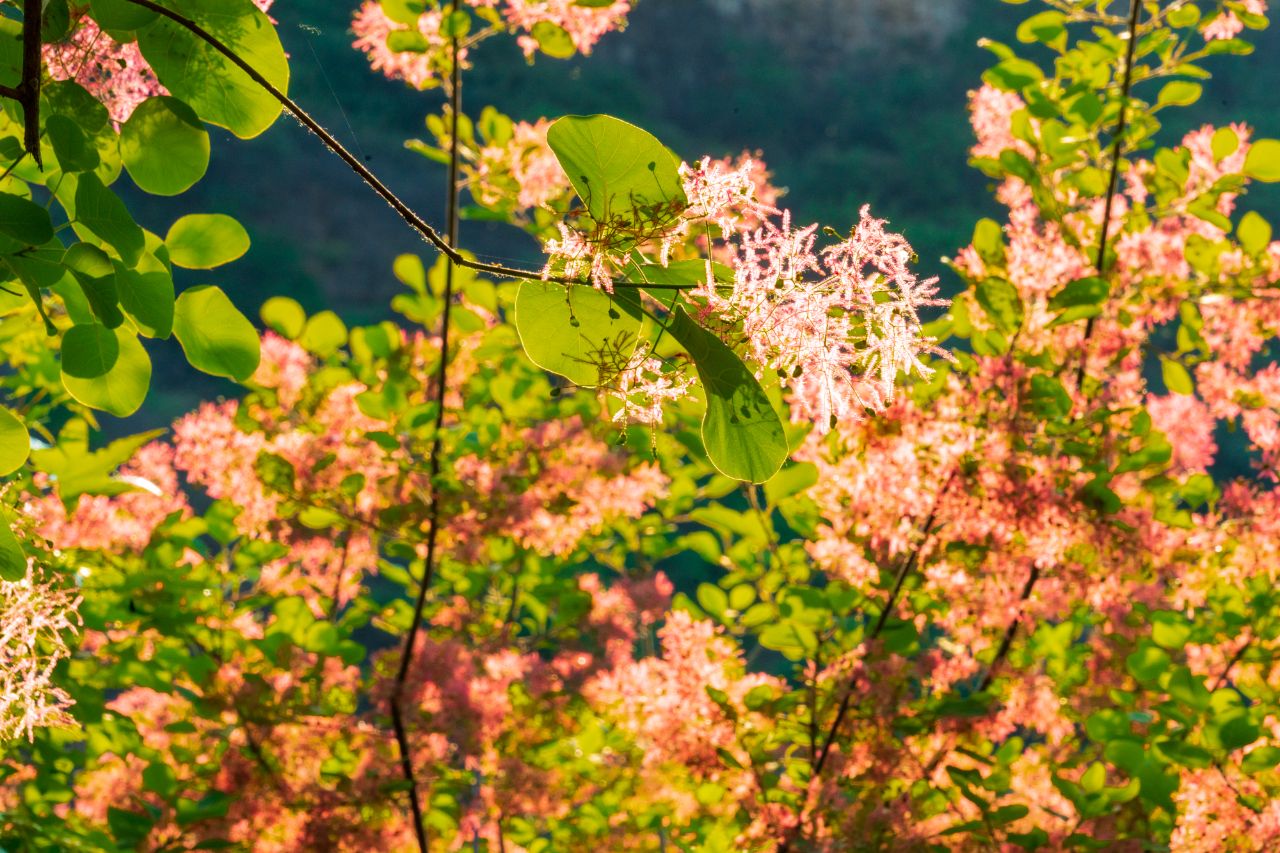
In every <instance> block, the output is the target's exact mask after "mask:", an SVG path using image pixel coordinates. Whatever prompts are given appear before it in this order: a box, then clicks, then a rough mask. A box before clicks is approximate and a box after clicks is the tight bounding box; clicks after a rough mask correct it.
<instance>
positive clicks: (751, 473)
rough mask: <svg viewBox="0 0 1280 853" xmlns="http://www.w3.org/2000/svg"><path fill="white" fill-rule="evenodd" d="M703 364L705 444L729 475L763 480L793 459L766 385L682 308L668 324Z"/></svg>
mask: <svg viewBox="0 0 1280 853" xmlns="http://www.w3.org/2000/svg"><path fill="white" fill-rule="evenodd" d="M667 330H668V331H669V332H670V333H671V335H672V337H674V338H675V339H676V340H677V341H679V342H680V344H681V345H682V346H683V347H684V348H685V350H687V351H688V353H689V355H690V356H691V357H692V358H693V362H694V364H695V365H696V366H697V368H698V378H699V380H701V382H702V387H703V389H704V390H705V391H706V395H707V411H706V414H705V415H703V418H702V442H703V444H704V445H706V448H707V456H708V457H709V458H710V459H711V464H713V465H715V467H716V469H717V470H719V471H720V472H721V473H722V474H724V475H725V476H727V477H732V478H734V479H735V480H745V481H746V482H748V483H763V482H765V481H767V480H768V479H769V478H771V477H772V476H773V475H774V474H776V473H778V469H779V468H781V467H782V463H783V462H785V461H786V460H787V453H788V448H787V436H786V432H785V431H784V430H783V428H782V421H781V420H780V419H779V418H778V413H777V412H776V411H774V409H773V405H772V404H771V403H770V402H769V398H768V397H767V396H766V395H765V393H764V389H763V388H761V387H760V383H759V382H758V381H757V380H756V378H755V376H754V375H752V373H751V371H750V370H748V369H747V366H746V365H745V364H743V363H742V359H740V358H738V356H737V354H735V353H734V352H733V350H731V349H729V348H728V347H727V346H725V345H724V343H722V342H721V341H720V339H719V338H717V337H716V336H715V335H713V334H711V333H710V332H708V331H707V330H706V329H704V328H702V327H701V326H699V325H698V324H697V323H695V322H694V321H693V320H692V319H691V318H690V317H689V315H688V314H687V313H685V310H684V308H683V307H681V306H677V307H676V309H675V311H674V312H672V314H671V321H670V323H669V324H668V326H667Z"/></svg>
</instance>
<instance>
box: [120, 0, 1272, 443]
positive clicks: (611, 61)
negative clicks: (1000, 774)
mask: <svg viewBox="0 0 1280 853" xmlns="http://www.w3.org/2000/svg"><path fill="white" fill-rule="evenodd" d="M810 2H814V3H820V2H821V3H825V2H828V0H810ZM835 2H836V3H837V5H838V3H839V0H835ZM845 2H849V3H851V4H855V5H856V2H857V0H845ZM355 5H356V4H355V2H353V0H280V2H279V3H278V4H277V6H276V8H275V9H274V10H273V14H274V15H275V17H277V18H278V20H279V28H280V33H281V37H282V39H283V40H284V43H285V48H286V50H288V51H289V53H290V56H291V62H292V68H293V83H292V87H291V92H292V94H293V95H294V97H295V98H296V99H297V100H298V101H299V102H300V103H301V104H302V105H303V106H304V108H306V109H308V110H309V111H311V112H312V113H313V114H314V115H316V116H317V117H318V118H319V119H320V120H321V122H322V123H323V124H324V125H325V126H327V127H328V128H330V129H331V130H332V131H334V132H335V133H336V134H337V135H338V136H339V137H340V138H341V139H342V140H343V142H344V143H346V144H347V145H348V146H350V147H351V148H352V149H353V150H354V151H356V152H358V153H359V154H360V155H361V156H362V157H364V158H365V160H366V161H367V162H368V163H369V165H370V166H371V167H372V168H373V169H374V171H375V172H377V173H378V174H379V175H381V176H382V177H383V179H384V180H385V181H386V182H387V183H388V184H390V185H391V186H392V187H393V188H394V189H395V190H396V191H397V192H398V193H400V194H402V196H403V197H404V198H405V199H406V200H407V201H409V202H410V203H411V204H412V205H413V206H414V207H416V208H417V209H418V210H419V211H421V212H422V213H423V214H424V215H426V216H427V217H428V218H429V219H430V220H432V221H436V222H438V221H440V219H441V211H442V207H443V201H442V199H443V183H444V171H443V168H442V167H440V166H438V165H436V164H434V163H431V162H429V161H427V160H425V159H423V158H422V157H420V156H419V155H416V154H413V153H412V152H409V151H406V150H405V149H404V147H403V143H404V140H405V139H407V138H410V137H415V136H423V135H425V134H426V131H425V128H424V127H423V123H422V122H423V118H424V116H425V115H426V114H428V113H431V112H437V111H438V110H439V108H440V104H441V96H440V94H439V93H438V92H425V93H420V92H415V91H412V90H410V89H408V88H407V87H405V86H403V85H402V84H398V83H393V82H390V81H387V80H385V79H383V78H382V77H381V76H379V75H375V74H373V73H371V72H370V71H369V69H368V66H367V64H366V62H365V59H364V57H363V56H362V55H361V54H359V53H357V52H356V51H354V50H352V49H351V47H350V42H351V39H352V37H351V35H350V33H349V32H348V31H347V27H348V25H349V21H350V15H351V13H352V11H353V9H354V7H355ZM1036 6H1037V4H1028V5H1023V6H1013V7H1011V6H1007V5H1005V4H1004V3H1001V2H998V0H968V2H967V3H965V2H963V0H961V8H962V10H963V12H964V16H963V20H962V23H961V25H960V26H959V27H956V28H954V29H953V30H951V31H950V32H949V33H948V34H947V35H946V36H945V37H943V38H942V39H940V40H937V41H936V42H935V41H931V40H926V39H921V38H920V37H918V36H906V37H895V36H894V34H893V32H892V30H891V29H888V28H886V29H885V30H884V31H883V32H876V33H870V34H868V36H867V38H866V39H865V40H861V39H860V40H859V41H863V42H864V43H870V44H873V45H874V47H871V48H867V47H862V48H859V47H855V46H851V45H843V44H839V43H835V44H833V43H831V41H830V40H824V39H822V38H821V37H820V36H821V35H822V34H821V33H818V32H815V33H814V38H813V39H811V40H808V39H806V37H805V31H804V28H803V26H799V27H793V28H792V30H790V31H789V32H790V33H791V34H792V35H791V36H789V37H788V39H787V40H786V41H780V40H779V39H776V38H770V37H769V35H770V33H769V27H768V26H767V25H766V24H764V23H762V22H760V21H759V20H758V19H756V18H754V17H752V16H750V15H747V16H737V17H734V16H726V15H722V14H719V13H718V12H717V11H716V10H715V4H714V3H713V2H712V0H640V2H639V3H638V4H637V7H636V9H635V10H634V12H633V13H632V16H631V25H630V27H629V28H628V30H627V31H626V32H624V33H620V34H611V35H609V36H606V37H605V39H604V41H603V42H602V43H601V44H600V45H599V46H598V48H597V49H596V51H595V53H594V54H593V55H592V56H590V57H586V58H579V59H575V60H572V61H567V62H566V61H559V60H553V59H550V58H546V57H540V58H538V60H537V61H536V63H535V64H534V65H533V66H529V65H528V64H526V62H525V61H524V58H523V55H522V54H521V53H520V51H519V49H518V48H517V47H516V46H515V44H514V42H513V41H512V40H511V39H506V38H502V39H494V40H491V41H489V42H486V43H485V44H483V45H481V46H480V47H479V48H478V49H477V50H476V51H475V52H474V53H473V60H474V62H475V68H474V70H472V71H471V72H470V73H469V74H468V76H467V78H466V87H465V95H466V106H467V107H468V108H469V109H468V111H469V112H471V113H472V114H473V115H474V114H478V112H479V109H480V107H481V106H483V105H485V104H494V105H495V106H497V107H498V108H499V109H501V110H503V111H504V112H507V113H509V114H510V115H512V116H513V117H516V118H524V119H536V118H538V117H540V116H557V115H562V114H565V113H592V112H608V113H612V114H614V115H617V116H619V117H622V118H625V119H628V120H630V121H633V122H635V123H637V124H639V125H641V126H643V127H645V128H646V129H648V130H650V131H652V132H653V133H655V134H656V135H658V136H659V137H660V138H661V139H662V140H663V141H664V142H666V143H667V144H668V145H670V146H671V147H672V148H673V149H675V150H676V151H677V153H679V154H680V155H681V156H682V157H685V158H686V159H692V158H694V157H697V156H700V155H701V154H704V153H706V154H712V155H722V154H731V153H737V152H740V151H742V150H743V149H751V150H756V149H759V150H761V151H762V152H763V154H764V158H765V160H766V161H767V163H768V164H769V166H770V168H771V169H772V170H773V171H774V173H775V183H777V184H778V185H780V186H784V187H786V188H787V189H788V194H787V199H786V204H787V206H789V207H791V208H792V210H793V212H794V215H795V217H796V218H797V219H798V220H799V221H802V222H811V221H821V222H823V223H825V224H829V225H832V226H833V227H836V228H837V229H844V228H847V227H848V226H849V225H850V224H852V222H853V221H856V218H857V212H858V208H859V207H860V206H861V205H862V204H864V203H868V202H869V203H871V204H872V206H873V210H874V211H875V213H876V214H877V215H880V216H883V217H887V218H889V219H890V220H892V222H893V225H894V227H895V228H896V229H899V230H902V231H904V232H905V233H906V234H907V236H908V237H909V238H910V239H911V240H912V242H913V244H914V245H915V247H916V249H917V250H918V252H919V255H920V270H921V272H922V273H924V274H928V275H933V274H937V275H942V276H943V277H944V281H945V280H946V277H947V272H946V270H945V269H944V268H943V266H942V264H941V262H940V258H941V257H942V256H944V255H949V254H951V253H953V252H954V251H955V250H956V248H957V247H959V246H961V245H964V244H965V243H966V242H967V240H968V236H969V233H970V231H971V229H972V226H973V222H974V221H975V219H977V218H978V217H980V216H983V215H994V216H999V211H998V209H997V208H996V206H995V203H994V202H993V201H992V200H991V199H990V193H989V192H988V187H987V181H986V179H985V178H983V177H982V176H981V175H979V174H978V173H976V172H974V171H973V170H971V169H969V168H968V167H967V166H966V158H967V149H968V147H969V145H970V144H971V136H970V132H969V127H968V124H967V120H966V110H965V93H966V92H967V91H968V90H970V89H972V88H974V87H975V86H977V85H978V83H979V75H980V74H981V72H982V70H983V69H984V68H985V67H987V65H989V64H990V54H989V53H988V52H987V51H985V50H982V49H980V48H979V47H978V46H977V41H978V39H979V37H981V36H988V37H991V38H995V39H998V40H1002V41H1007V42H1012V41H1013V40H1014V39H1013V30H1014V27H1015V26H1016V23H1017V21H1018V20H1020V19H1021V18H1022V17H1024V16H1025V15H1027V14H1030V13H1031V12H1033V11H1036ZM796 23H798V24H803V21H800V22H796ZM814 29H815V30H816V29H818V28H816V27H815V28H814ZM796 33H799V35H795V34H796ZM1257 41H1258V43H1259V47H1258V51H1257V52H1256V53H1255V55H1253V56H1251V57H1246V58H1243V59H1240V58H1225V59H1223V60H1221V61H1218V62H1216V63H1215V64H1214V65H1213V66H1211V68H1212V70H1213V71H1214V72H1215V78H1214V80H1212V81H1210V82H1209V85H1208V87H1207V90H1206V97H1205V99H1204V100H1203V101H1202V102H1201V103H1200V104H1199V105H1197V106H1196V107H1194V108H1192V109H1191V110H1184V111H1180V112H1178V113H1172V114H1169V116H1168V119H1167V120H1168V121H1169V122H1170V124H1176V125H1178V126H1177V127H1175V128H1173V130H1175V131H1178V130H1181V129H1185V128H1186V127H1190V126H1194V125H1198V124H1200V123H1203V122H1225V121H1229V120H1240V119H1243V120H1246V121H1248V122H1249V123H1251V124H1253V125H1254V126H1255V127H1256V128H1257V131H1258V133H1259V134H1260V135H1266V136H1280V34H1278V33H1276V32H1274V31H1273V32H1268V33H1266V34H1263V35H1262V36H1261V37H1260V38H1258V39H1257ZM1267 189H1268V190H1270V189H1272V188H1267ZM1276 196H1277V193H1275V192H1270V193H1267V192H1263V193H1261V195H1260V196H1257V197H1254V198H1253V199H1252V201H1251V202H1250V203H1251V204H1253V205H1255V206H1261V207H1262V208H1263V210H1264V211H1266V212H1273V211H1277V210H1280V205H1278V204H1277V203H1276V201H1277V199H1276ZM129 200H130V202H131V204H132V205H133V206H134V209H135V211H136V213H137V215H138V217H139V220H140V221H141V222H142V223H143V224H144V225H146V226H147V227H149V228H151V229H152V230H154V231H158V232H159V233H164V231H165V229H167V227H168V225H169V224H170V222H172V221H173V219H175V218H177V216H179V215H181V214H182V213H185V212H191V211H192V210H197V211H207V212H215V211H217V212H225V213H230V214H232V215H234V216H236V217H237V218H239V219H240V220H241V221H242V222H243V223H244V224H245V226H246V227H247V228H248V229H249V232H250V234H251V235H252V237H253V248H252V250H251V251H250V253H249V255H248V256H247V257H246V258H244V259H243V260H241V261H239V262H237V263H236V264H234V265H232V266H230V267H226V268H223V269H220V270H216V271H213V272H212V273H204V274H199V275H190V276H184V278H183V279H182V280H180V282H179V286H180V287H183V286H189V285H192V284H204V283H215V284H219V285H221V286H222V287H224V288H225V289H226V290H227V291H228V292H229V293H230V294H231V295H232V297H233V298H234V299H235V300H236V302H237V303H238V304H239V305H240V306H241V307H242V308H243V309H244V310H245V311H246V313H248V314H249V315H250V316H251V317H254V318H255V319H256V317H257V307H258V306H259V305H260V304H261V303H262V301H263V300H265V299H266V298H268V297H270V296H272V295H276V294H285V295H289V296H293V297H294V298H296V299H298V300H299V301H301V302H302V304H303V305H304V306H305V307H306V308H307V309H308V310H311V311H315V310H320V309H322V308H332V309H334V310H337V311H338V312H339V313H340V314H341V315H342V316H343V317H344V318H345V319H347V321H348V322H349V323H359V322H365V321H369V320H374V319H378V318H382V317H384V316H387V315H388V313H389V312H388V309H387V303H388V301H389V298H390V296H391V295H392V294H393V293H394V292H395V291H396V289H397V287H398V285H397V284H396V282H395V281H394V279H392V277H391V275H390V273H389V267H390V263H391V260H392V258H393V257H394V256H395V255H396V254H398V253H401V252H407V251H409V252H413V251H416V252H421V253H423V254H424V255H430V254H431V252H430V249H429V247H427V246H425V245H424V244H423V243H421V241H419V240H418V239H417V237H416V235H415V234H414V233H413V232H412V231H410V230H409V229H408V228H407V227H406V226H405V225H404V224H403V223H402V222H401V221H400V220H399V219H398V218H397V217H396V216H395V214H394V213H392V211H391V210H390V208H388V207H387V206H386V205H384V204H383V203H382V202H381V201H380V200H379V199H378V198H376V197H375V196H374V195H373V194H372V193H370V192H369V191H367V190H366V189H365V188H364V186H363V185H362V184H361V183H360V181H359V179H358V178H356V177H355V175H353V174H352V173H351V172H350V171H349V170H347V169H346V167H344V166H343V165H342V164H341V163H340V162H339V161H338V160H337V159H336V158H334V157H333V156H332V155H330V154H329V153H328V152H327V151H326V150H325V149H324V148H323V147H322V146H321V145H320V144H319V141H318V140H317V139H315V138H314V137H312V136H310V135H309V134H308V133H307V132H306V131H305V130H303V129H302V128H301V127H300V126H299V125H298V124H297V123H296V122H294V121H292V120H291V119H289V118H287V117H286V118H283V119H281V120H280V121H279V122H278V123H277V125H276V126H275V127H273V128H272V129H271V130H270V131H269V132H268V133H266V134H265V135H263V136H262V137H260V138H259V139H256V140H253V141H250V142H242V141H240V140H236V139H234V138H232V137H231V136H229V135H228V134H225V133H217V134H216V138H215V140H214V156H213V163H212V165H211V167H210V170H209V174H208V176H207V177H206V178H205V180H204V181H203V182H202V183H201V184H200V185H198V186H197V187H196V188H195V189H194V190H192V191H191V192H188V193H186V194H184V195H183V196H181V197H179V198H178V199H173V200H168V199H158V198H154V197H149V196H143V195H142V194H141V193H136V192H134V193H129ZM462 242H463V244H464V245H465V246H467V247H468V248H471V249H472V250H474V251H476V252H477V253H478V254H479V255H481V256H482V257H486V258H491V259H499V260H503V261H510V262H514V263H527V264H532V265H539V264H540V259H539V258H540V252H539V248H538V246H537V245H536V244H534V242H533V241H532V240H530V239H529V238H527V237H525V236H524V235H522V234H520V233H518V232H516V231H514V230H513V229H510V228H502V227H498V226H490V225H484V224H480V223H464V227H463V240H462ZM152 353H153V356H154V358H155V361H156V381H155V384H154V387H153V390H152V395H151V398H150V399H149V401H148V404H147V405H146V406H145V407H144V410H143V412H142V413H140V414H139V415H138V416H135V417H134V418H132V419H130V422H129V423H127V424H116V425H111V426H108V429H109V431H111V432H117V431H125V430H128V431H132V430H133V429H135V428H143V427H148V426H156V425H165V424H167V423H168V422H169V421H170V420H171V419H172V418H173V417H174V416H176V415H179V414H181V413H182V412H183V411H186V410H187V409H189V408H190V407H191V406H192V405H193V404H194V403H195V402H196V400H198V399H199V398H202V397H204V398H207V397H211V396H214V395H216V394H219V393H234V388H233V387H232V386H230V385H227V384H223V383H219V382H218V381H216V380H212V379H209V378H208V377H203V376H201V375H199V374H196V373H195V372H194V371H192V370H191V369H190V368H189V367H187V366H186V365H185V363H184V360H183V359H182V357H181V354H180V353H178V352H177V348H176V344H173V343H172V342H167V343H162V344H159V345H156V346H154V347H152ZM108 420H109V419H108Z"/></svg>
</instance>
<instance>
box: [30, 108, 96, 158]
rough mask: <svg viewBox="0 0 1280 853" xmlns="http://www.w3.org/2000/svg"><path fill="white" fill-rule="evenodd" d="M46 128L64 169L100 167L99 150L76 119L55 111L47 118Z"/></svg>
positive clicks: (56, 155)
mask: <svg viewBox="0 0 1280 853" xmlns="http://www.w3.org/2000/svg"><path fill="white" fill-rule="evenodd" d="M44 129H45V133H46V134H47V135H48V137H49V142H50V143H51V144H52V145H53V154H54V156H55V157H57V158H58V166H59V167H60V168H61V169H62V170H63V171H66V172H91V171H93V170H94V169H96V168H98V165H99V163H100V162H101V161H100V160H99V159H98V151H97V149H96V148H94V147H93V144H92V143H91V142H90V140H89V137H87V136H85V133H84V131H83V130H81V129H80V125H79V124H77V123H76V122H75V120H74V119H71V118H68V117H67V116H64V115H59V114H58V113H54V114H53V115H51V116H49V117H48V118H46V119H45V122H44Z"/></svg>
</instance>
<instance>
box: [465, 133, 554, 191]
mask: <svg viewBox="0 0 1280 853" xmlns="http://www.w3.org/2000/svg"><path fill="white" fill-rule="evenodd" d="M549 127H551V122H550V121H548V120H547V119H545V118H543V119H538V121H536V122H534V123H532V124H530V123H529V122H527V121H519V122H516V123H515V124H514V125H512V128H511V138H510V139H508V140H507V141H506V142H505V143H504V144H502V145H492V144H490V145H486V146H485V147H484V148H482V149H480V151H479V152H478V153H477V155H476V158H475V160H476V162H475V165H474V168H475V174H474V175H473V176H472V177H471V180H470V182H469V183H468V184H467V186H468V188H469V189H470V190H471V194H472V195H473V196H474V197H475V198H476V201H478V202H479V203H480V204H483V205H486V206H496V205H499V204H505V203H509V202H510V199H511V197H512V196H513V195H514V196H515V200H516V204H517V205H518V206H519V207H521V208H534V207H547V206H549V205H550V204H551V203H552V202H553V201H555V200H557V199H560V198H562V197H564V196H565V195H566V194H567V193H568V192H569V190H570V186H569V179H568V177H567V176H566V175H565V173H564V169H562V168H560V161H559V160H557V159H556V155H555V154H554V153H553V152H552V151H551V148H550V146H548V145H547V129H548V128H549ZM509 182H510V183H511V184H513V185H514V186H508V183H509ZM513 190H514V192H513Z"/></svg>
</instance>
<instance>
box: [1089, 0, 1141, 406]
mask: <svg viewBox="0 0 1280 853" xmlns="http://www.w3.org/2000/svg"><path fill="white" fill-rule="evenodd" d="M1141 11H1142V3H1141V0H1129V25H1128V34H1129V40H1128V44H1127V45H1126V46H1125V60H1124V83H1123V84H1122V85H1121V86H1120V114H1119V116H1117V119H1116V132H1115V136H1114V137H1113V138H1112V140H1111V174H1110V177H1109V178H1108V181H1107V200H1106V202H1105V203H1104V204H1103V208H1102V235H1101V237H1100V238H1099V240H1098V257H1097V260H1096V261H1095V262H1094V265H1093V266H1094V269H1096V270H1097V271H1098V275H1099V276H1105V275H1106V270H1105V265H1106V262H1107V238H1108V237H1109V235H1110V231H1111V210H1112V207H1113V205H1114V204H1115V198H1116V189H1117V187H1118V186H1119V182H1120V152H1121V150H1122V149H1123V147H1124V131H1125V126H1126V123H1127V122H1128V118H1129V91H1130V90H1131V89H1132V88H1133V65H1134V56H1135V54H1136V53H1137V49H1138V16H1139V13H1140V12H1141ZM1096 319H1097V318H1096V317H1090V318H1089V319H1088V320H1087V321H1086V322H1085V326H1084V338H1083V339H1082V340H1081V341H1080V367H1079V369H1078V370H1077V371H1076V388H1077V389H1079V388H1081V387H1082V385H1083V383H1084V374H1085V369H1086V368H1087V367H1088V364H1089V338H1090V337H1092V336H1093V329H1094V325H1095V321H1096Z"/></svg>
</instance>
